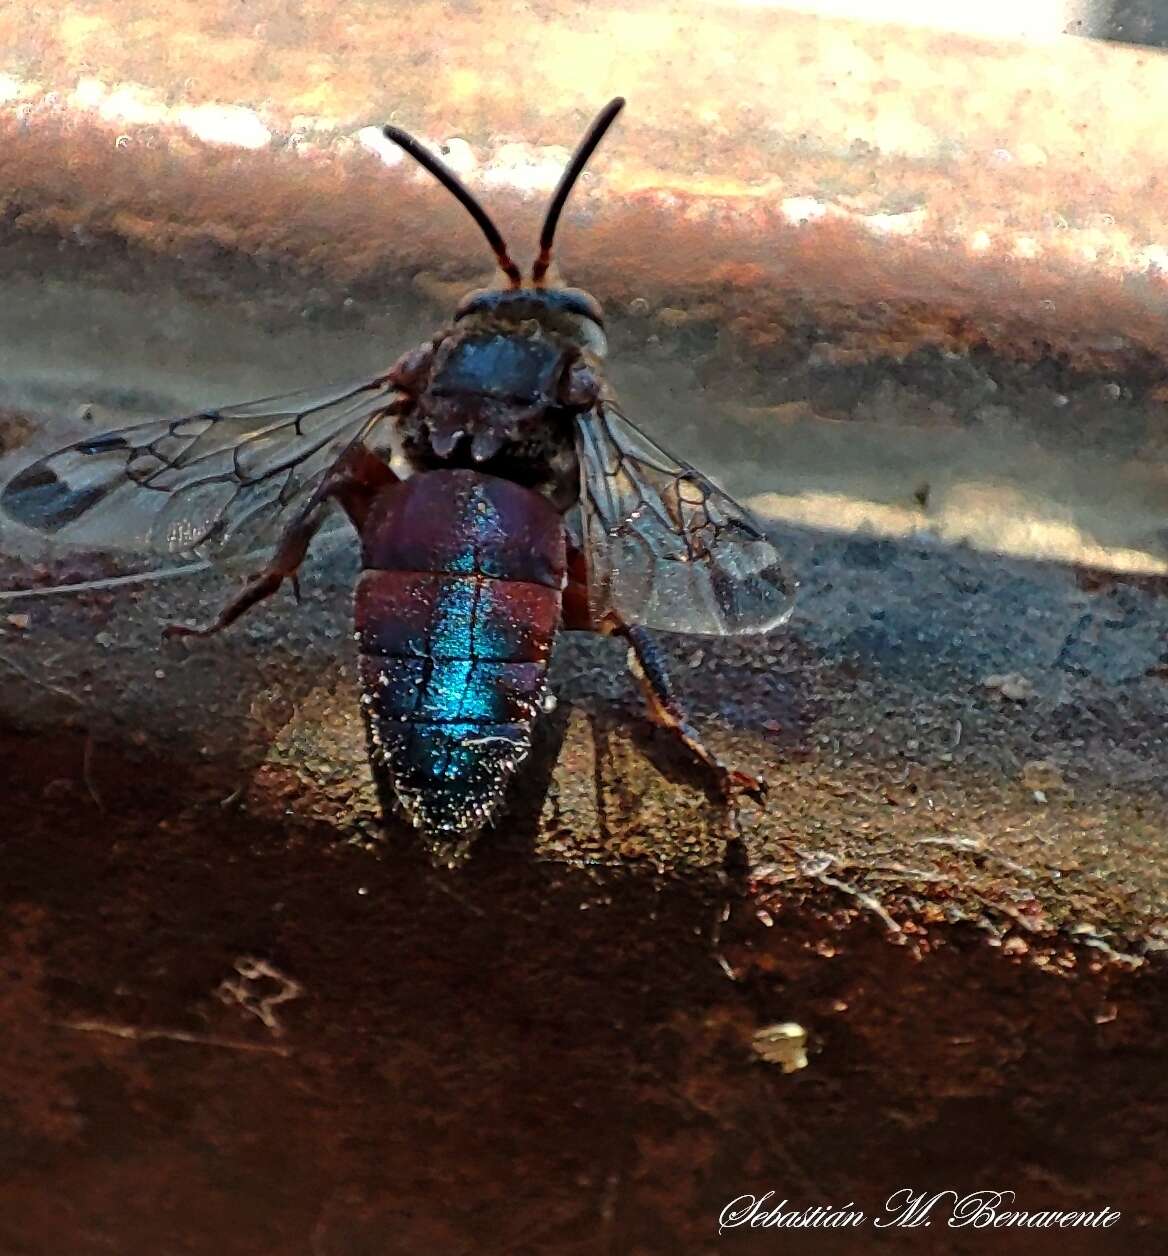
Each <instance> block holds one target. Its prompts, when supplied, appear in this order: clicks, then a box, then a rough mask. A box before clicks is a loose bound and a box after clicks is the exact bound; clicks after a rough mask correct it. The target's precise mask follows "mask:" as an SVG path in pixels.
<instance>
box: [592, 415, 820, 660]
mask: <svg viewBox="0 0 1168 1256" xmlns="http://www.w3.org/2000/svg"><path fill="white" fill-rule="evenodd" d="M576 447H577V453H578V455H579V460H580V477H581V482H580V513H581V518H582V522H583V530H584V551H585V555H586V559H587V563H588V577H589V596H590V598H591V602H592V612H593V615H594V617H596V618H597V619H600V618H602V617H603V616H604V615H605V614H608V613H615V614H616V615H617V616H618V617H619V618H620V619H622V620H623V621H624V622H626V623H631V624H641V625H643V626H644V627H646V628H658V629H661V630H662V631H665V632H684V633H707V634H710V635H713V636H732V635H736V634H738V633H748V632H766V631H768V630H769V629H771V628H774V627H775V626H776V625H778V624H781V623H782V622H783V621H784V620H785V619H786V618H787V617H788V615H790V613H791V607H792V604H793V596H794V591H795V584H794V581H792V580H791V579H790V578H789V577H788V576H787V575H786V573H785V572H784V570H783V567H782V560H781V558H780V556H779V552H778V550H776V549H775V547H774V546H773V545H772V544H771V543H770V541H768V540H767V537H766V534H765V532H764V531H763V528H762V525H761V524H760V523H759V522H758V521H757V520H756V519H755V518H754V517H753V515H751V513H750V511H748V510H747V509H746V508H745V507H743V506H740V505H738V503H737V502H735V501H734V500H733V499H731V498H730V497H728V496H727V495H726V494H725V493H723V492H722V490H721V489H719V488H718V487H717V486H716V485H715V484H713V483H712V481H710V480H709V479H707V477H706V476H704V475H702V473H701V472H700V471H698V470H696V469H695V468H693V467H691V466H688V465H687V464H686V463H684V462H679V461H677V459H675V458H673V457H672V456H670V455H669V454H667V453H666V452H665V451H664V450H663V449H661V448H660V446H658V445H656V444H654V442H653V441H651V440H650V439H649V438H648V437H647V436H646V435H645V434H644V433H643V432H640V431H638V430H637V428H635V427H634V426H633V425H632V423H630V422H629V421H628V419H626V418H625V417H624V415H622V414H621V413H620V412H619V411H618V410H617V409H615V407H614V406H613V405H612V403H611V402H609V401H603V402H600V403H598V404H597V406H596V408H595V409H594V410H592V411H590V412H588V413H586V414H584V415H581V416H580V418H579V419H577V424H576Z"/></svg>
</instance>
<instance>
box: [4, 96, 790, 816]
mask: <svg viewBox="0 0 1168 1256" xmlns="http://www.w3.org/2000/svg"><path fill="white" fill-rule="evenodd" d="M623 105H624V101H623V100H622V99H620V98H618V99H616V100H613V101H612V102H611V103H610V104H609V105H608V106H606V107H605V108H604V109H603V110H602V111H601V112H600V114H599V115H598V116H597V117H596V119H595V121H594V122H593V123H592V126H591V127H590V128H589V130H588V132H587V133H586V134H585V136H584V138H583V140H582V141H581V143H580V145H579V147H578V148H577V150H576V152H575V154H574V155H573V157H572V159H571V161H570V163H569V165H568V167H567V169H566V170H565V172H564V174H563V176H562V178H561V179H560V182H559V184H558V186H557V188H556V191H555V193H554V195H553V197H552V199H551V203H550V205H549V208H548V210H547V214H546V217H545V219H544V222H543V228H542V231H541V233H540V238H539V254H538V256H537V258H536V260H535V263H534V265H533V267H532V270H531V275H530V279H529V280H526V281H525V279H524V276H523V274H522V272H521V271H520V269H519V267H518V266H517V265H516V264H515V262H514V261H513V260H512V259H511V256H510V254H509V253H508V251H507V246H506V244H505V243H504V240H503V237H502V236H501V235H500V233H499V231H498V229H497V228H496V226H495V224H494V223H493V222H492V221H491V219H490V218H489V217H488V215H487V213H486V211H485V210H484V209H483V208H482V206H481V205H479V203H478V202H477V201H476V200H475V198H474V196H473V195H472V194H471V192H470V191H469V190H468V189H467V188H466V187H465V186H464V185H463V184H462V183H461V182H460V180H459V179H458V178H457V176H456V175H455V174H454V173H453V172H452V171H451V170H449V169H448V168H447V167H446V166H445V165H444V164H443V163H442V162H441V161H440V160H439V159H438V158H437V157H435V156H433V155H431V154H430V153H429V152H428V151H427V150H426V149H424V148H423V147H422V146H421V145H420V144H419V143H418V142H417V141H416V140H415V139H413V138H412V137H411V136H409V135H407V134H406V133H405V132H403V131H400V130H398V129H397V128H395V127H386V128H385V135H386V136H387V137H388V138H389V139H390V140H392V141H393V142H394V143H395V144H397V145H399V146H400V147H401V148H402V149H404V150H405V152H406V153H408V154H409V155H410V156H411V157H412V158H414V160H416V161H417V162H419V163H420V164H421V165H422V166H423V167H424V168H425V169H426V170H428V171H429V172H430V174H432V175H433V176H434V177H435V178H436V179H437V180H438V181H439V182H440V183H441V184H443V185H444V186H445V188H446V189H447V190H448V191H450V192H451V193H452V194H453V195H454V196H455V197H456V198H457V199H458V200H459V201H460V202H461V204H462V205H463V206H464V207H465V208H466V209H467V210H468V211H469V213H470V215H471V216H472V217H473V218H474V220H475V222H476V223H477V224H478V226H479V228H480V230H481V231H482V233H483V235H484V236H485V237H486V240H487V243H488V244H489V245H490V248H491V250H492V252H493V253H494V256H495V259H496V261H497V263H498V266H499V269H500V270H501V272H502V274H503V277H504V280H503V283H502V284H501V285H500V286H499V287H496V288H492V289H483V290H477V291H474V292H471V293H470V294H469V295H468V296H467V297H465V298H464V299H463V301H462V302H461V304H460V305H459V306H458V308H457V309H456V311H455V313H454V318H453V321H452V323H451V325H450V326H449V327H446V328H444V329H442V330H441V331H439V332H438V333H437V334H436V335H434V336H432V337H431V338H430V339H428V340H426V341H425V342H424V343H423V344H422V345H420V346H419V347H418V348H415V349H412V350H410V351H408V352H407V353H405V354H404V355H403V356H402V357H401V358H399V359H398V361H397V362H396V363H395V364H394V365H393V366H392V367H391V368H390V369H389V370H388V371H386V372H385V373H384V374H382V375H378V376H377V377H376V378H374V379H366V380H362V381H360V382H358V383H355V384H352V385H346V386H341V387H336V388H331V389H325V390H323V391H322V392H319V393H311V392H300V393H294V394H291V395H288V396H283V397H273V398H268V399H265V400H262V401H256V402H252V403H249V404H245V405H239V406H228V407H225V408H223V409H218V410H209V411H206V412H204V413H201V414H194V415H189V416H187V417H185V418H178V419H168V420H161V421H157V422H146V423H142V424H137V425H135V426H131V427H124V428H121V429H119V430H116V431H111V432H108V433H106V434H104V435H100V436H97V437H96V438H94V439H90V440H84V441H80V442H78V443H77V444H74V445H70V446H68V447H67V448H65V449H62V450H59V451H58V452H56V453H53V454H50V455H48V456H47V457H44V458H42V459H40V460H39V461H38V462H35V463H33V464H32V465H31V466H29V467H27V468H26V469H24V470H22V471H21V472H20V473H19V474H17V475H16V476H15V478H14V479H13V480H11V481H10V483H9V484H8V485H7V487H6V488H5V490H4V492H3V495H2V497H0V506H2V507H3V509H4V510H5V511H6V512H7V514H8V515H9V516H10V517H11V518H13V519H15V520H17V521H18V522H20V523H22V524H24V525H26V526H29V527H32V528H35V529H39V530H40V531H42V532H48V533H62V532H66V531H67V530H68V529H69V528H70V527H72V526H73V525H75V524H77V523H78V522H79V521H80V520H82V519H88V518H90V517H91V515H92V513H93V512H96V511H97V510H99V509H113V508H115V505H116V502H117V501H119V500H122V499H124V498H125V497H126V496H134V497H135V498H136V499H137V500H136V504H137V505H141V504H142V503H143V501H146V502H148V503H149V504H150V505H151V507H152V509H151V518H152V528H151V543H152V545H153V547H154V548H156V549H158V550H161V551H162V552H164V553H169V554H177V553H196V554H201V555H204V556H206V555H214V556H230V555H240V554H247V553H251V552H254V551H255V550H256V549H257V548H260V547H266V546H268V545H271V544H272V543H273V541H274V548H273V549H272V550H271V554H270V558H269V560H268V562H267V565H266V566H265V567H264V568H263V569H262V570H261V571H259V572H258V574H256V575H255V576H253V577H252V578H251V579H250V580H249V581H248V582H247V583H246V585H245V586H244V587H243V589H242V590H241V591H240V592H239V594H238V595H237V596H235V597H234V598H232V599H231V600H230V601H229V602H228V603H227V604H226V606H224V608H223V610H222V612H221V613H220V614H219V616H218V618H217V619H216V620H215V621H214V622H213V623H211V624H209V625H207V626H205V627H198V628H196V627H189V626H184V625H172V626H171V627H170V628H168V629H167V633H168V635H171V636H200V637H207V636H212V635H213V634H215V633H218V632H220V631H222V630H223V629H224V628H226V627H227V626H228V625H229V624H231V623H233V622H234V621H235V620H237V619H238V618H239V617H240V616H241V615H243V614H244V613H245V612H246V611H248V610H249V609H250V608H251V607H253V606H255V605H256V603H258V602H260V601H261V600H263V599H264V598H267V597H268V596H270V595H271V594H273V593H275V592H276V591H277V590H278V589H279V588H280V586H281V585H283V584H284V582H285V581H288V582H289V583H290V584H291V585H292V588H293V591H294V592H296V593H297V594H299V587H298V584H297V572H298V569H299V567H300V565H301V563H302V561H303V560H304V558H305V555H306V554H307V552H308V549H309V545H310V543H311V541H312V539H313V536H314V535H315V534H316V533H317V532H318V531H319V529H320V528H321V526H322V524H323V523H324V522H325V520H326V518H327V517H328V516H329V514H330V513H331V512H332V511H333V510H334V509H336V508H338V507H339V509H340V510H341V511H343V512H344V514H345V515H346V516H347V517H348V519H349V521H350V522H351V523H352V525H353V527H354V529H355V530H356V533H357V535H358V537H359V538H360V544H361V557H362V573H361V576H360V579H359V582H358V585H357V590H356V598H355V626H356V637H357V642H358V649H359V671H360V680H361V687H362V698H361V703H362V709H363V713H364V717H365V721H366V729H367V733H368V740H369V744H370V753H371V758H372V761H373V763H374V766H375V768H378V769H380V770H383V771H386V772H387V773H388V776H389V779H390V780H391V782H392V785H393V789H394V793H395V794H396V798H397V800H398V802H399V803H400V805H401V807H402V809H403V810H404V812H405V814H406V816H407V818H408V819H409V820H410V821H411V822H412V823H413V824H414V825H415V826H416V827H418V828H420V829H422V830H424V831H426V832H430V833H434V834H444V833H445V834H469V833H472V832H474V831H476V830H478V829H480V828H482V827H483V826H484V825H485V824H486V823H487V822H488V821H490V820H491V819H492V818H493V816H494V815H495V813H496V812H497V810H498V808H499V805H500V802H501V799H502V797H503V793H504V789H505V787H506V785H507V783H508V781H509V778H510V777H511V775H512V773H513V771H514V770H515V768H516V767H517V766H518V765H519V763H520V762H521V761H522V760H523V758H524V757H525V756H526V755H527V753H528V751H529V749H530V746H531V732H532V725H533V723H534V721H535V719H536V717H537V716H538V715H539V714H540V712H541V711H544V710H546V709H549V707H550V705H551V704H552V702H553V700H552V699H551V697H550V695H549V693H548V685H547V668H548V659H549V655H550V652H551V648H552V643H553V639H554V638H555V635H556V632H557V630H558V629H560V628H563V629H569V630H586V631H592V632H600V633H604V634H608V635H611V636H615V637H620V638H623V639H624V641H625V642H626V643H627V646H628V658H629V665H630V667H631V669H632V672H633V674H634V675H635V677H636V679H637V680H638V681H639V682H640V685H641V687H642V689H643V690H644V694H645V697H646V700H647V704H648V710H649V714H650V716H651V718H652V719H653V720H654V721H655V722H656V723H657V724H659V725H661V726H663V727H665V728H668V729H670V730H672V732H673V733H674V734H675V735H676V736H677V737H678V738H680V740H681V741H682V742H683V743H684V744H685V745H686V746H687V747H688V748H689V750H690V751H691V752H692V753H693V754H694V755H695V756H696V757H697V759H699V760H701V761H702V762H703V763H705V764H706V765H707V766H708V767H709V768H710V769H711V770H712V771H713V772H714V773H715V774H716V776H717V780H718V781H719V783H720V784H721V786H722V788H723V789H724V790H725V791H726V793H727V794H728V795H729V794H731V793H732V792H734V791H738V790H744V791H747V792H750V793H754V794H759V793H760V792H761V790H762V788H763V786H762V784H761V782H759V781H758V780H756V779H755V778H753V777H752V776H749V775H748V774H746V773H744V772H741V771H738V770H736V769H734V768H732V767H728V766H726V765H725V764H723V763H722V762H721V761H720V760H719V759H718V758H717V757H716V756H715V755H714V754H713V753H712V752H711V751H710V750H709V749H708V748H707V747H706V746H705V745H704V743H703V742H702V740H701V739H700V737H699V736H698V734H697V733H696V732H695V730H694V729H693V728H692V727H691V725H690V723H689V720H688V718H687V716H686V714H685V712H684V711H683V709H682V707H681V705H680V703H679V702H678V700H677V698H676V697H675V695H674V693H673V690H672V686H671V683H670V680H669V676H668V674H667V671H666V667H665V662H664V656H663V654H662V652H661V650H660V648H659V646H658V645H657V644H656V642H655V640H654V638H653V636H652V635H651V632H652V630H655V629H660V630H665V631H672V632H679V633H698V634H716V635H725V634H738V633H747V632H765V631H767V630H768V629H770V628H772V627H774V626H775V625H777V624H779V623H781V622H782V621H783V620H784V619H785V618H786V617H787V615H788V614H789V612H790V608H791V595H792V592H793V585H792V583H791V582H790V580H789V579H788V578H787V576H786V574H785V573H784V571H783V567H782V563H781V561H780V557H779V554H778V552H777V551H776V549H775V548H774V546H773V545H772V544H771V543H770V541H768V539H767V537H766V535H765V533H764V532H763V529H762V527H761V526H760V525H759V523H758V522H757V521H756V520H755V519H754V518H752V516H751V515H750V513H749V512H748V511H747V510H745V509H744V508H743V507H741V506H739V505H737V504H736V503H735V502H734V501H732V500H731V499H730V498H729V497H728V496H727V495H726V494H725V493H723V492H722V491H721V490H720V489H718V488H717V487H716V486H715V485H714V484H713V483H712V482H711V481H710V480H709V479H707V478H706V476H704V475H702V473H701V472H700V471H698V470H696V469H695V468H694V467H691V466H688V465H687V464H685V463H684V462H680V461H678V460H676V459H675V458H672V457H671V456H670V455H669V454H667V453H666V452H665V451H664V450H662V449H661V448H660V447H659V446H657V445H656V444H655V443H654V442H653V441H651V440H650V439H649V438H648V437H647V436H645V435H644V434H643V433H641V432H640V431H639V430H638V429H637V428H635V427H634V426H633V424H632V423H631V422H630V421H629V420H628V419H627V418H626V417H625V415H624V414H623V413H622V411H621V410H620V408H619V406H618V404H617V402H616V400H615V398H614V396H613V395H612V391H611V389H610V388H609V387H607V386H606V384H605V382H604V360H605V353H606V340H605V334H604V314H603V311H602V310H601V307H600V305H599V303H598V302H597V301H596V300H595V299H594V298H593V297H592V296H590V295H589V294H588V293H586V292H584V291H582V290H580V289H575V288H567V287H558V286H553V285H552V284H551V283H550V282H549V280H548V271H549V267H550V264H551V258H552V243H553V239H554V237H555V232H556V226H557V224H558V222H559V218H560V214H561V212H562V210H563V208H564V204H565V202H566V201H567V198H568V196H569V194H570V192H571V190H572V187H573V185H574V184H575V183H576V181H577V179H578V178H579V176H580V174H581V172H582V170H583V169H584V166H585V164H586V163H587V161H588V160H589V158H590V157H591V155H592V153H593V151H594V150H595V148H596V146H597V145H598V144H599V143H600V141H601V139H602V138H603V136H604V134H605V132H606V131H607V130H608V129H609V127H610V126H611V125H612V123H613V121H614V120H615V119H616V117H617V115H618V114H619V112H620V110H621V109H622V107H623ZM387 449H388V450H391V451H393V452H394V453H396V454H397V455H398V457H399V465H402V466H403V467H404V468H407V469H408V474H406V475H402V476H399V475H398V474H397V473H396V472H395V471H394V470H393V469H392V467H391V465H390V460H389V457H388V456H387V454H386V450H387Z"/></svg>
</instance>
